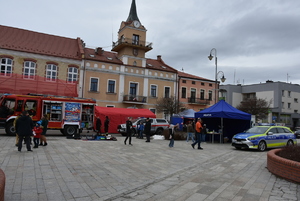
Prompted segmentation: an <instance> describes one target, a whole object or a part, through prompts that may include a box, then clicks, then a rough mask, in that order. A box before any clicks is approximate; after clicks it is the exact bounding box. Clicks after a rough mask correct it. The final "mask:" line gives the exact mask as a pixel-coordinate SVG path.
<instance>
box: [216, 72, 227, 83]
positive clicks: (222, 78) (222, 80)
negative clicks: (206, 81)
mask: <svg viewBox="0 0 300 201" xmlns="http://www.w3.org/2000/svg"><path fill="white" fill-rule="evenodd" d="M220 73H222V77H219V74H220ZM217 77H218V78H220V80H221V82H225V81H226V78H225V77H224V72H223V71H219V72H218V73H217Z"/></svg>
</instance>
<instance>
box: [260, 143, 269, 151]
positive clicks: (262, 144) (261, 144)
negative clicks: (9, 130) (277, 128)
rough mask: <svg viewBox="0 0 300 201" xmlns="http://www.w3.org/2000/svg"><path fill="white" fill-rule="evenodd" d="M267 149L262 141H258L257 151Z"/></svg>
mask: <svg viewBox="0 0 300 201" xmlns="http://www.w3.org/2000/svg"><path fill="white" fill-rule="evenodd" d="M266 149H267V145H266V143H265V142H264V141H260V142H259V143H258V150H259V151H265V150H266Z"/></svg>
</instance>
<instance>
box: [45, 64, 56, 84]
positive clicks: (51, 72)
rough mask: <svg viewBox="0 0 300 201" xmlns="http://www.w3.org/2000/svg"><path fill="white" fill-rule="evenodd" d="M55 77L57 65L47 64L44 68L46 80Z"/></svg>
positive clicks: (52, 79)
mask: <svg viewBox="0 0 300 201" xmlns="http://www.w3.org/2000/svg"><path fill="white" fill-rule="evenodd" d="M56 77H57V66H56V65H54V64H48V65H47V69H46V80H48V81H55V80H56Z"/></svg>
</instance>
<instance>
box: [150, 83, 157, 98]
mask: <svg viewBox="0 0 300 201" xmlns="http://www.w3.org/2000/svg"><path fill="white" fill-rule="evenodd" d="M151 97H157V86H156V85H151Z"/></svg>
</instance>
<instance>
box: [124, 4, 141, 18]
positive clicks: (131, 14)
mask: <svg viewBox="0 0 300 201" xmlns="http://www.w3.org/2000/svg"><path fill="white" fill-rule="evenodd" d="M134 20H137V21H140V20H139V18H138V16H137V12H136V5H135V0H132V3H131V8H130V12H129V16H128V18H127V20H126V22H131V21H134Z"/></svg>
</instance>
